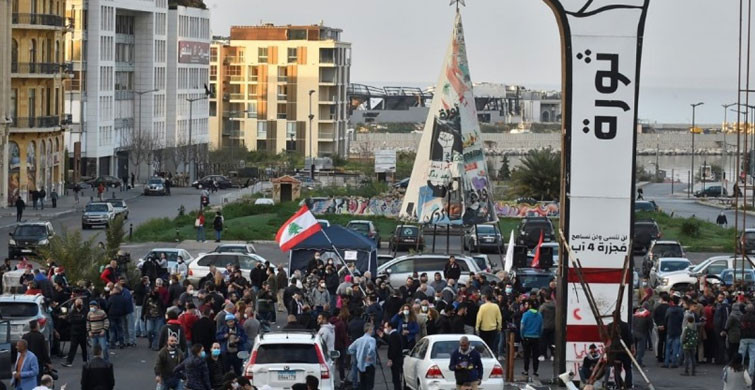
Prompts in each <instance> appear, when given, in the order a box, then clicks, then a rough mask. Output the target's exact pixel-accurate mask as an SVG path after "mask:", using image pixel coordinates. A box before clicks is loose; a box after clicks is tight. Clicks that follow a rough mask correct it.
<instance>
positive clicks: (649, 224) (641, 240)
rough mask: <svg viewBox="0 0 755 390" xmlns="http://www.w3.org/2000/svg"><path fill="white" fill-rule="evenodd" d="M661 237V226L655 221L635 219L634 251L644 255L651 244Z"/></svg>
mask: <svg viewBox="0 0 755 390" xmlns="http://www.w3.org/2000/svg"><path fill="white" fill-rule="evenodd" d="M659 238H661V228H659V227H658V224H657V223H655V221H653V220H648V221H635V222H634V236H633V239H632V252H633V253H635V254H640V255H644V254H645V253H647V251H648V248H650V244H652V243H653V241H655V240H657V239H659Z"/></svg>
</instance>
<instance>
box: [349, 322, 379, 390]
mask: <svg viewBox="0 0 755 390" xmlns="http://www.w3.org/2000/svg"><path fill="white" fill-rule="evenodd" d="M372 330H373V326H372V324H371V323H367V324H365V325H364V335H363V336H362V337H360V338H358V339H356V340H354V342H353V343H351V345H349V355H351V356H352V358H353V359H355V360H356V366H357V370H358V372H359V390H371V389H373V388H374V387H375V364H376V360H377V344H376V342H375V339H374V338H373V337H372Z"/></svg>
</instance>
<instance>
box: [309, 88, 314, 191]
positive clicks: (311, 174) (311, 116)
mask: <svg viewBox="0 0 755 390" xmlns="http://www.w3.org/2000/svg"><path fill="white" fill-rule="evenodd" d="M314 93H315V90H314V89H310V90H309V177H310V179H312V181H314V180H315V159H314V156H313V155H312V119H314V118H315V116H314V114H312V94H314Z"/></svg>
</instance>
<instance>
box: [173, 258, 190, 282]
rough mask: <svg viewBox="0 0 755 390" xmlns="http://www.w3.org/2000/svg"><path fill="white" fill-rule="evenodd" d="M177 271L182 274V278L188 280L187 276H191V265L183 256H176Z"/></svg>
mask: <svg viewBox="0 0 755 390" xmlns="http://www.w3.org/2000/svg"><path fill="white" fill-rule="evenodd" d="M176 273H177V274H178V275H179V276H180V279H181V280H186V278H187V277H188V276H189V266H188V265H187V264H186V262H185V261H184V258H183V257H181V256H178V258H176Z"/></svg>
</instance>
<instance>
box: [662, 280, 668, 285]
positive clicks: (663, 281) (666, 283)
mask: <svg viewBox="0 0 755 390" xmlns="http://www.w3.org/2000/svg"><path fill="white" fill-rule="evenodd" d="M661 285H662V286H666V285H668V278H661Z"/></svg>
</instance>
